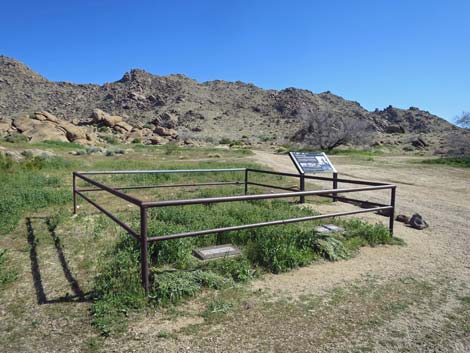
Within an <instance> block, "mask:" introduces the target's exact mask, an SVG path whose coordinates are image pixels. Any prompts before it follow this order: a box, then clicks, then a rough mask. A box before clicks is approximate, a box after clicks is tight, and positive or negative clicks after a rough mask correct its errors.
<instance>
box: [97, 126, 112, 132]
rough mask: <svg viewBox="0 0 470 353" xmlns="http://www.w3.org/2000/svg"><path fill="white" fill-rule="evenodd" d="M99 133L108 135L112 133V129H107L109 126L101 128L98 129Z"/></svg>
mask: <svg viewBox="0 0 470 353" xmlns="http://www.w3.org/2000/svg"><path fill="white" fill-rule="evenodd" d="M98 132H103V133H107V132H110V129H109V127H107V126H100V127H99V128H98Z"/></svg>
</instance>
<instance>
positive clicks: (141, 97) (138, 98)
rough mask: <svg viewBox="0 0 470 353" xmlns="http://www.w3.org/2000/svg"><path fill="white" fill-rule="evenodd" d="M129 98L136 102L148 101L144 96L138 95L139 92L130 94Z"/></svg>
mask: <svg viewBox="0 0 470 353" xmlns="http://www.w3.org/2000/svg"><path fill="white" fill-rule="evenodd" d="M128 97H129V98H130V99H134V100H141V101H143V100H146V97H145V96H144V95H142V94H140V93H137V92H129V94H128Z"/></svg>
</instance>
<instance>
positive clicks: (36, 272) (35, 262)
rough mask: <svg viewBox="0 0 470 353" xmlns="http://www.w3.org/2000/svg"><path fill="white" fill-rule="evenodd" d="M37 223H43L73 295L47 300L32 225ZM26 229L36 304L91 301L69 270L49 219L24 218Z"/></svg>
mask: <svg viewBox="0 0 470 353" xmlns="http://www.w3.org/2000/svg"><path fill="white" fill-rule="evenodd" d="M37 222H43V223H44V224H45V225H46V227H47V230H48V233H49V235H50V236H51V238H52V240H53V242H54V247H55V250H56V252H57V257H58V258H59V261H60V265H61V267H62V272H63V274H64V277H65V279H66V280H67V282H68V283H69V285H70V288H71V290H72V292H73V295H70V294H68V293H67V294H65V295H64V296H60V297H58V298H47V295H46V292H45V290H44V283H43V280H42V276H41V269H40V266H39V258H38V250H37V245H38V239H37V237H36V235H35V230H34V225H35V224H37ZM26 228H27V232H28V244H29V245H30V250H29V258H30V261H31V273H32V276H33V283H34V288H35V290H36V297H37V302H38V304H54V303H70V302H79V303H80V302H89V301H91V298H90V297H91V295H90V293H84V292H83V290H82V289H81V288H80V285H79V283H78V281H77V279H76V278H75V277H74V275H73V273H72V271H71V270H70V267H69V264H68V262H67V259H66V257H65V255H64V251H63V247H62V244H61V241H60V238H59V236H58V235H57V234H56V232H55V227H54V225H53V224H52V222H51V219H50V218H49V217H28V218H26Z"/></svg>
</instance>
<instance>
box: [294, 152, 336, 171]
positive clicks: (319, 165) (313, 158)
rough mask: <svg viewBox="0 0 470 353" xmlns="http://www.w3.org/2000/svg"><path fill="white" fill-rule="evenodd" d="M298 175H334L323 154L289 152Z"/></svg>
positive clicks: (332, 167) (331, 166)
mask: <svg viewBox="0 0 470 353" xmlns="http://www.w3.org/2000/svg"><path fill="white" fill-rule="evenodd" d="M289 155H290V157H291V159H292V161H293V162H294V164H295V166H296V167H297V169H298V170H299V172H300V173H312V174H313V173H325V172H330V173H336V169H335V167H334V166H333V164H332V163H331V162H330V160H329V159H328V157H327V155H326V154H325V152H289Z"/></svg>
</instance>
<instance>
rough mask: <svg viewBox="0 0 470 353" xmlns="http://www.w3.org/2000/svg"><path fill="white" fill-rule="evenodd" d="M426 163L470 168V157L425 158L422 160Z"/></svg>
mask: <svg viewBox="0 0 470 353" xmlns="http://www.w3.org/2000/svg"><path fill="white" fill-rule="evenodd" d="M421 163H424V164H438V165H446V166H450V167H459V168H470V157H461V158H451V157H443V158H433V159H425V160H423V161H421Z"/></svg>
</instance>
